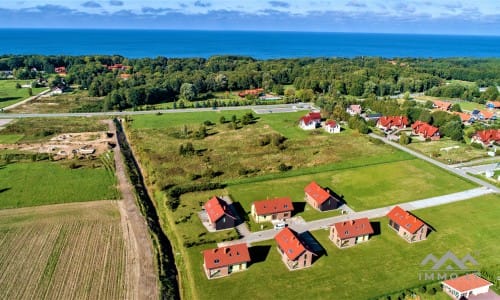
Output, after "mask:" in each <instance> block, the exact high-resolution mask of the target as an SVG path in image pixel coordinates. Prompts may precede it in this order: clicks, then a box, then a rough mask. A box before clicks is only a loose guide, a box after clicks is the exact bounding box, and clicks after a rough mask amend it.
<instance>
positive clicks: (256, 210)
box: [251, 197, 293, 223]
mask: <svg viewBox="0 0 500 300" xmlns="http://www.w3.org/2000/svg"><path fill="white" fill-rule="evenodd" d="M292 212H293V204H292V200H291V199H290V198H288V197H284V198H274V199H269V200H261V201H255V202H254V203H252V209H251V213H252V216H253V218H254V219H255V222H257V223H262V222H270V221H273V220H286V219H289V218H291V217H292Z"/></svg>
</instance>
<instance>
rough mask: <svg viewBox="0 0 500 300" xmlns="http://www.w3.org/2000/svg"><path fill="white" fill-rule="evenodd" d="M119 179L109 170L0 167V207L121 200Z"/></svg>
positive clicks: (46, 164)
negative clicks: (117, 180) (117, 183)
mask: <svg viewBox="0 0 500 300" xmlns="http://www.w3.org/2000/svg"><path fill="white" fill-rule="evenodd" d="M115 185H116V179H115V176H114V174H113V173H110V172H109V171H107V170H106V169H105V168H96V169H91V168H79V169H70V168H68V167H65V166H62V165H60V164H58V163H56V162H26V163H13V164H7V165H3V166H0V208H16V207H25V206H36V205H45V204H55V203H67V202H80V201H91V200H107V199H118V198H119V194H118V191H117V189H116V186H115Z"/></svg>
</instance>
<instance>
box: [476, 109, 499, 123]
mask: <svg viewBox="0 0 500 300" xmlns="http://www.w3.org/2000/svg"><path fill="white" fill-rule="evenodd" d="M477 116H478V117H479V119H480V120H483V121H489V120H496V118H497V116H496V113H495V112H494V111H489V110H480V111H479V113H478V114H477Z"/></svg>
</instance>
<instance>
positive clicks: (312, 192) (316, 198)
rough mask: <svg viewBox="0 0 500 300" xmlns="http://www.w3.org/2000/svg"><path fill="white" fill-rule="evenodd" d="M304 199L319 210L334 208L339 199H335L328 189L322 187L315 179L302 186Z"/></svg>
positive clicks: (339, 202)
mask: <svg viewBox="0 0 500 300" xmlns="http://www.w3.org/2000/svg"><path fill="white" fill-rule="evenodd" d="M304 194H305V196H304V200H305V201H306V202H307V203H309V205H311V206H312V207H314V208H315V209H317V210H319V211H327V210H332V209H336V208H338V207H339V206H340V205H341V201H340V200H338V199H335V198H334V197H333V196H332V195H331V194H330V192H329V191H328V190H326V189H323V188H322V187H321V186H319V185H318V184H317V183H316V182H315V181H313V182H311V183H309V184H308V185H307V186H306V187H305V188H304Z"/></svg>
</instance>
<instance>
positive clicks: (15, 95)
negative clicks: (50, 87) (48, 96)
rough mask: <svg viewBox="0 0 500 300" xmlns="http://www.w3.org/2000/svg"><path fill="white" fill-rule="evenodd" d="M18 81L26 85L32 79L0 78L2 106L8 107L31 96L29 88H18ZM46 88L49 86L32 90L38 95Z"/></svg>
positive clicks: (0, 106) (0, 105) (0, 102)
mask: <svg viewBox="0 0 500 300" xmlns="http://www.w3.org/2000/svg"><path fill="white" fill-rule="evenodd" d="M17 83H19V84H20V85H24V84H31V81H30V80H28V81H26V80H0V108H4V107H7V106H9V105H12V104H14V103H17V102H19V101H21V100H24V99H26V98H29V97H30V95H29V93H28V89H27V88H19V89H18V88H16V84H17ZM46 89H47V88H33V89H32V92H33V95H36V94H38V93H40V92H42V91H44V90H46Z"/></svg>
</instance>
